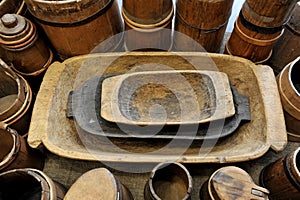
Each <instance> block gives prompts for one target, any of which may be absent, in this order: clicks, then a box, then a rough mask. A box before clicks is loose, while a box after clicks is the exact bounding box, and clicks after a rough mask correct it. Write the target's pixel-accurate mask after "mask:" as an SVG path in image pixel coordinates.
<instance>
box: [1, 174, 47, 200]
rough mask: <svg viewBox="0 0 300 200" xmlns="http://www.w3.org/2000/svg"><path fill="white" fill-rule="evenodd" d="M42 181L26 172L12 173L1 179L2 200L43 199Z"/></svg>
mask: <svg viewBox="0 0 300 200" xmlns="http://www.w3.org/2000/svg"><path fill="white" fill-rule="evenodd" d="M42 192H43V191H42V185H41V181H40V180H39V179H37V178H36V177H34V176H32V175H30V174H29V172H25V171H17V172H14V171H10V172H9V173H5V174H4V175H2V176H1V177H0V199H2V200H9V199H15V200H17V199H22V200H38V199H41V197H42Z"/></svg>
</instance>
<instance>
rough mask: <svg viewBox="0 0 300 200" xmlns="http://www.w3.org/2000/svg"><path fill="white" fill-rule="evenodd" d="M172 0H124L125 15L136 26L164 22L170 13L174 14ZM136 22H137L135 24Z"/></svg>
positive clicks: (156, 24)
mask: <svg viewBox="0 0 300 200" xmlns="http://www.w3.org/2000/svg"><path fill="white" fill-rule="evenodd" d="M173 10H174V8H173V1H172V0H155V1H148V0H138V1H136V0H123V8H122V12H123V13H124V14H123V15H125V16H127V18H129V19H130V20H131V21H132V23H131V24H133V25H134V26H138V24H143V25H147V26H150V27H153V26H160V24H164V22H163V21H164V20H165V19H167V18H168V16H169V15H172V16H173V12H174V11H173ZM134 23H137V25H135V24H134Z"/></svg>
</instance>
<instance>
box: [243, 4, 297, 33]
mask: <svg viewBox="0 0 300 200" xmlns="http://www.w3.org/2000/svg"><path fill="white" fill-rule="evenodd" d="M297 1H298V0H285V1H281V0H246V1H245V3H244V5H243V7H242V12H243V15H244V16H245V18H246V19H247V20H248V21H249V22H251V23H253V24H255V25H257V26H262V27H269V28H274V27H281V26H282V25H284V24H285V23H286V22H287V21H288V19H289V17H290V15H291V12H292V11H293V9H294V7H295V4H296V3H297Z"/></svg>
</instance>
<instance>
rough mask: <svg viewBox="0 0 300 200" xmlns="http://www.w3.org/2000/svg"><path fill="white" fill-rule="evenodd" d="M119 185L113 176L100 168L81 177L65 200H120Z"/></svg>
mask: <svg viewBox="0 0 300 200" xmlns="http://www.w3.org/2000/svg"><path fill="white" fill-rule="evenodd" d="M118 196H119V190H118V184H117V181H116V179H115V177H114V176H113V174H112V173H111V172H110V171H109V170H107V169H105V168H98V169H94V170H91V171H88V172H86V173H85V174H83V175H82V176H81V177H79V178H78V179H77V180H76V182H75V183H74V184H73V185H72V186H71V188H70V189H69V191H68V192H67V194H66V196H65V198H64V200H82V198H83V197H84V199H85V200H96V199H99V200H100V199H101V200H107V199H118Z"/></svg>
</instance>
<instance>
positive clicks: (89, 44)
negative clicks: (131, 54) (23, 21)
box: [25, 0, 123, 59]
mask: <svg viewBox="0 0 300 200" xmlns="http://www.w3.org/2000/svg"><path fill="white" fill-rule="evenodd" d="M25 2H26V4H27V6H28V10H29V11H30V13H31V14H32V15H33V16H34V17H35V19H36V20H37V22H38V23H39V24H40V26H41V27H42V28H43V30H44V31H45V33H46V35H47V36H48V38H49V40H50V42H51V43H52V45H53V46H54V48H55V50H56V52H57V53H58V54H59V56H60V58H61V59H65V58H67V57H71V56H76V55H82V54H89V53H91V51H93V50H94V49H95V48H96V47H97V46H98V45H99V44H101V42H103V41H105V40H106V39H108V38H110V37H112V36H114V35H116V34H118V33H120V32H122V31H123V25H122V21H121V16H120V13H119V7H118V2H117V0H101V1H94V0H79V1H78V0H70V1H64V0H60V1H47V0H42V1H40V0H39V1H38V0H26V1H25ZM37 7H38V8H39V9H35V8H37ZM121 39H122V38H121ZM121 39H120V37H113V38H112V40H110V42H108V43H106V44H104V45H103V46H101V48H97V51H100V52H109V51H113V50H114V49H116V48H117V47H118V46H119V44H120V42H121V41H122V40H121ZM94 52H95V51H94Z"/></svg>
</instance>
